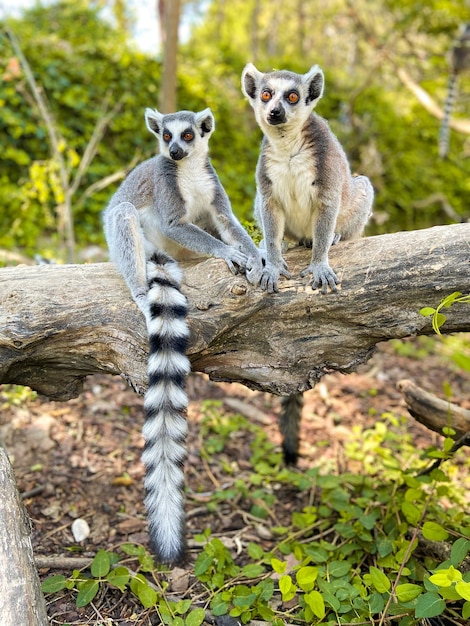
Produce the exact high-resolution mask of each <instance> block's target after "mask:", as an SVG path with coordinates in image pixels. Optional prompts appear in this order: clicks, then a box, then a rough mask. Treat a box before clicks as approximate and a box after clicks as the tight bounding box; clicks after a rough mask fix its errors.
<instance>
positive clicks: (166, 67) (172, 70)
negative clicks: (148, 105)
mask: <svg viewBox="0 0 470 626" xmlns="http://www.w3.org/2000/svg"><path fill="white" fill-rule="evenodd" d="M159 12H160V16H163V28H162V34H163V42H162V43H163V70H162V82H161V86H160V98H159V102H158V108H159V110H160V111H161V112H162V113H174V112H175V111H176V107H177V98H176V70H177V56H178V29H179V21H180V0H164V1H162V0H160V10H159ZM160 19H161V17H160Z"/></svg>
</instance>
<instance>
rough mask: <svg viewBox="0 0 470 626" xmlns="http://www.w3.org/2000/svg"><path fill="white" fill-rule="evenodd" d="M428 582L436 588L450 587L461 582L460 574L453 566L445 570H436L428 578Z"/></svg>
mask: <svg viewBox="0 0 470 626" xmlns="http://www.w3.org/2000/svg"><path fill="white" fill-rule="evenodd" d="M429 580H430V581H431V582H432V583H433V585H437V586H438V587H450V586H451V585H452V583H455V582H458V581H461V580H462V574H461V573H460V572H459V570H457V569H455V567H454V566H453V565H451V566H450V567H449V568H447V569H440V570H438V571H437V572H436V573H435V574H433V575H432V576H430V577H429Z"/></svg>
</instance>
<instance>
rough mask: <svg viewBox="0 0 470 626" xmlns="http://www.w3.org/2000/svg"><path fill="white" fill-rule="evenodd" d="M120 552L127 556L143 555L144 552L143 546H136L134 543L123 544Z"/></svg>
mask: <svg viewBox="0 0 470 626" xmlns="http://www.w3.org/2000/svg"><path fill="white" fill-rule="evenodd" d="M121 550H122V551H123V552H124V554H128V555H129V556H139V555H144V554H145V552H146V550H145V548H144V546H138V545H136V544H135V543H123V544H122V546H121Z"/></svg>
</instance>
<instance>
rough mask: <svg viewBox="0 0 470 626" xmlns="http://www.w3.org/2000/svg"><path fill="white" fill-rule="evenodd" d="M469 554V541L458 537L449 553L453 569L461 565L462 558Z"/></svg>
mask: <svg viewBox="0 0 470 626" xmlns="http://www.w3.org/2000/svg"><path fill="white" fill-rule="evenodd" d="M469 552H470V541H469V540H468V539H465V537H460V538H459V539H457V541H455V542H454V543H453V544H452V548H451V551H450V562H451V563H452V565H453V566H454V567H457V566H458V565H460V563H462V561H463V560H464V558H465V557H466V556H467V554H468V553H469Z"/></svg>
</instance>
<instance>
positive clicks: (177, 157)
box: [169, 145, 187, 161]
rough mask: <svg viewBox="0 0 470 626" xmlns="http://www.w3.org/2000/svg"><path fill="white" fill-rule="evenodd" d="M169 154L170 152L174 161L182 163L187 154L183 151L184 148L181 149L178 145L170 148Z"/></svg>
mask: <svg viewBox="0 0 470 626" xmlns="http://www.w3.org/2000/svg"><path fill="white" fill-rule="evenodd" d="M169 152H170V157H171V158H172V159H173V161H181V159H182V158H184V157H185V156H186V154H187V153H186V152H185V151H184V150H183V148H181V146H178V145H173V146H170V150H169Z"/></svg>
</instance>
